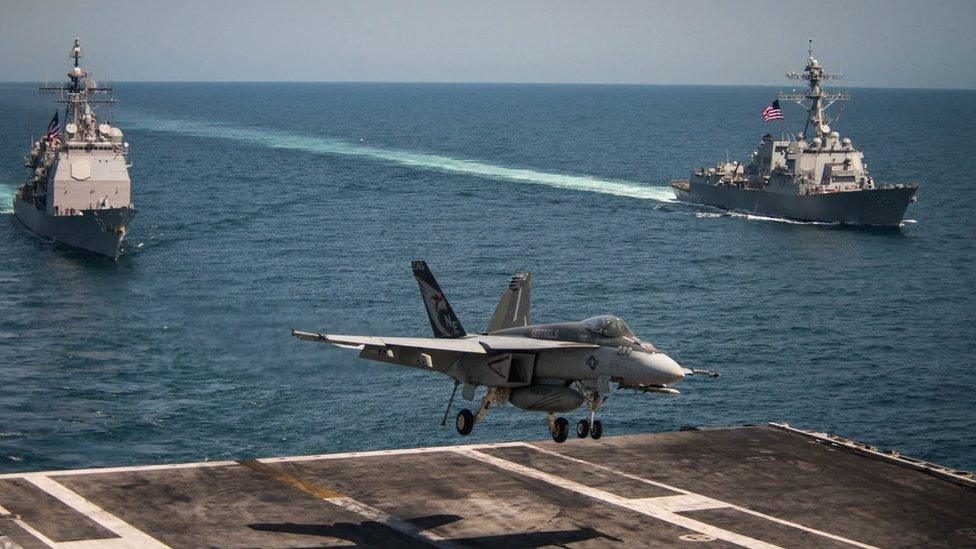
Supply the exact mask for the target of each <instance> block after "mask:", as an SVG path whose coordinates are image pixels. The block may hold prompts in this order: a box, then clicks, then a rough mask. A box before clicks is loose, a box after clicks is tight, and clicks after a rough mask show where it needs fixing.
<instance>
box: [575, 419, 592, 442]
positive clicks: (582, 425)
mask: <svg viewBox="0 0 976 549" xmlns="http://www.w3.org/2000/svg"><path fill="white" fill-rule="evenodd" d="M588 434H590V422H589V421H588V420H585V419H581V420H579V423H577V424H576V436H578V437H580V438H586V435H588Z"/></svg>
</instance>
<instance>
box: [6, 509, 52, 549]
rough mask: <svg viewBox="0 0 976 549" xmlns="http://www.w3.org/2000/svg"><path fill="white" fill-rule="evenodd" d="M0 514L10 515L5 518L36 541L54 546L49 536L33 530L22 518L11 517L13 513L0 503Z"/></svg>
mask: <svg viewBox="0 0 976 549" xmlns="http://www.w3.org/2000/svg"><path fill="white" fill-rule="evenodd" d="M0 514H4V515H10V516H11V518H8V519H7V520H10V521H12V522H13V523H14V524H16V525H17V526H20V527H21V528H23V529H24V531H25V532H27V533H28V534H30V535H32V536H34V537H35V538H37V541H39V542H41V543H43V544H44V545H47V546H48V547H54V541H52V540H51V539H50V538H48V537H47V536H45V535H44V534H42V533H40V532H38V531H37V530H35V529H34V527H33V526H31V525H30V524H27V523H26V522H24V520H23V519H21V518H12V517H13V513H11V512H10V511H8V510H7V509H6V508H5V507H3V506H2V505H0Z"/></svg>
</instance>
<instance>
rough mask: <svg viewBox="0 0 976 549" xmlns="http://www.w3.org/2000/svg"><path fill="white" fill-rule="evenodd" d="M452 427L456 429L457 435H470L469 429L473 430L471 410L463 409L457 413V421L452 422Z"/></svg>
mask: <svg viewBox="0 0 976 549" xmlns="http://www.w3.org/2000/svg"><path fill="white" fill-rule="evenodd" d="M454 426H455V427H457V432H458V434H459V435H461V436H464V435H470V434H471V429H474V414H472V413H471V410H468V409H467V408H465V409H463V410H461V411H460V412H458V415H457V419H455V420H454Z"/></svg>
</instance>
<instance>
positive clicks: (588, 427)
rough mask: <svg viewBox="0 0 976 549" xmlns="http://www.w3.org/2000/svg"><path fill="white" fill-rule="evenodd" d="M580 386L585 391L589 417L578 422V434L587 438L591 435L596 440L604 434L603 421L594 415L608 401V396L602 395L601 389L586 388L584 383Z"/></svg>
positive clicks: (582, 391)
mask: <svg viewBox="0 0 976 549" xmlns="http://www.w3.org/2000/svg"><path fill="white" fill-rule="evenodd" d="M578 388H579V391H580V392H581V393H583V398H584V400H585V402H586V410H587V413H588V417H587V418H586V419H581V420H579V423H577V424H576V436H578V437H579V438H586V437H587V435H589V436H590V437H592V438H593V440H596V439H598V438H600V437H602V436H603V422H602V421H600V420H599V419H595V417H594V416H595V415H596V412H597V410H599V409H600V407H601V406H603V403H604V402H606V400H607V397H606V396H603V395H601V394H600V392H599V391H588V390H586V387H585V386H584V385H583V384H582V383H580V384H579V385H578Z"/></svg>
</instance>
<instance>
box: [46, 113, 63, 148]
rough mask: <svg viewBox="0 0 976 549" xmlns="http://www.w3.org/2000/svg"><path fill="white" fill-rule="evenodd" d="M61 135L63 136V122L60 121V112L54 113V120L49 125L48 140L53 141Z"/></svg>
mask: <svg viewBox="0 0 976 549" xmlns="http://www.w3.org/2000/svg"><path fill="white" fill-rule="evenodd" d="M59 135H61V122H60V121H58V111H54V118H52V119H51V123H50V124H48V125H47V140H48V141H53V140H54V139H55V138H56V137H57V136H59Z"/></svg>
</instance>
